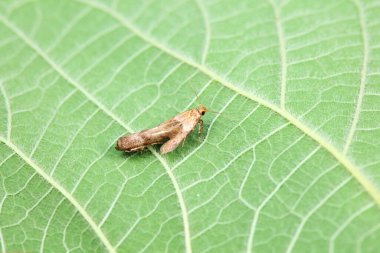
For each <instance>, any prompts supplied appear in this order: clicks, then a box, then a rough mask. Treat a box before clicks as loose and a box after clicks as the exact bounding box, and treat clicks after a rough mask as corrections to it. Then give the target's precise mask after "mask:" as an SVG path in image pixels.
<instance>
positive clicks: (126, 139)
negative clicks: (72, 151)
mask: <svg viewBox="0 0 380 253" xmlns="http://www.w3.org/2000/svg"><path fill="white" fill-rule="evenodd" d="M206 112H207V109H206V108H205V107H204V106H203V105H201V104H199V106H198V108H194V109H190V110H187V111H184V112H182V113H180V114H178V115H177V116H175V117H173V118H171V119H169V120H167V121H165V122H163V123H161V124H160V125H158V126H156V127H154V128H151V129H146V130H143V131H141V132H138V133H134V134H131V135H126V136H122V137H120V138H119V139H118V140H117V142H116V147H115V148H116V150H122V151H125V152H135V151H142V150H144V149H145V148H146V147H147V146H149V145H154V144H163V145H162V146H161V148H160V153H161V154H165V153H168V152H171V151H173V150H174V149H176V148H177V147H178V145H179V144H180V143H181V142H182V141H184V140H185V139H186V136H187V135H188V134H189V133H190V132H191V131H192V130H194V129H195V127H196V126H197V124H199V129H198V138H200V134H201V133H202V131H203V121H202V119H201V118H202V116H203V115H205V113H206Z"/></svg>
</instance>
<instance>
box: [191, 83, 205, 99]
mask: <svg viewBox="0 0 380 253" xmlns="http://www.w3.org/2000/svg"><path fill="white" fill-rule="evenodd" d="M190 88H191V90H192V91H193V92H194V95H195V101H197V102H198V104H202V103H201V102H199V97H198V94H197V92H196V91H195V89H194V87H193V85H192V84H191V83H190Z"/></svg>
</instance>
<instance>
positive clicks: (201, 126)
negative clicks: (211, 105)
mask: <svg viewBox="0 0 380 253" xmlns="http://www.w3.org/2000/svg"><path fill="white" fill-rule="evenodd" d="M202 132H203V120H202V119H200V120H199V128H198V141H201V134H202Z"/></svg>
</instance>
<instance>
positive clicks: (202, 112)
mask: <svg viewBox="0 0 380 253" xmlns="http://www.w3.org/2000/svg"><path fill="white" fill-rule="evenodd" d="M198 112H199V113H200V114H201V115H202V116H203V115H205V114H206V112H207V109H206V107H204V106H203V105H201V104H199V106H198Z"/></svg>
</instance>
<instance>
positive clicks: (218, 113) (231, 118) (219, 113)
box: [209, 110, 236, 120]
mask: <svg viewBox="0 0 380 253" xmlns="http://www.w3.org/2000/svg"><path fill="white" fill-rule="evenodd" d="M209 112H212V113H214V114H217V115H221V114H222V113H221V112H216V111H211V110H209ZM223 117H226V118H227V119H230V120H235V119H236V118H233V117H230V116H228V115H226V114H224V116H223Z"/></svg>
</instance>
